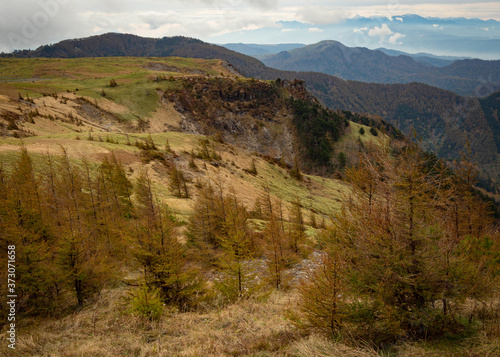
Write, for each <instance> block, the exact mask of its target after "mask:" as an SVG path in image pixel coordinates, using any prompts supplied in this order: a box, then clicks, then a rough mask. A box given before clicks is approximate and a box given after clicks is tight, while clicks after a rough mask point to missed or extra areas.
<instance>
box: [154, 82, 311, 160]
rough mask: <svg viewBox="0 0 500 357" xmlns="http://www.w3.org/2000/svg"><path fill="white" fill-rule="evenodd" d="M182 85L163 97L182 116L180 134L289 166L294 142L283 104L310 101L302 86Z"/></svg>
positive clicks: (288, 108)
mask: <svg viewBox="0 0 500 357" xmlns="http://www.w3.org/2000/svg"><path fill="white" fill-rule="evenodd" d="M182 82H183V83H182V89H180V90H175V91H167V92H165V93H164V98H165V99H166V100H168V101H171V102H173V103H174V106H175V109H176V110H177V111H178V112H179V113H180V114H181V116H182V121H181V128H182V131H184V132H189V133H193V134H203V135H217V136H219V137H222V139H223V140H224V141H226V142H228V143H231V144H234V145H238V146H240V147H244V148H246V149H248V150H250V151H255V152H258V153H261V154H264V155H269V156H271V157H275V158H280V159H283V160H284V161H285V162H286V163H288V164H292V162H293V158H294V156H295V155H296V152H297V140H296V135H295V133H294V130H293V126H292V124H291V118H292V116H293V109H292V107H291V106H290V100H289V99H301V100H311V101H316V99H315V98H314V97H312V96H311V95H310V94H309V93H307V91H306V90H305V84H304V82H303V81H294V82H290V81H281V80H277V81H274V82H267V81H256V80H247V79H235V78H201V77H200V78H197V77H191V78H187V79H184V80H182Z"/></svg>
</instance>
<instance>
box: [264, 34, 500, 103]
mask: <svg viewBox="0 0 500 357" xmlns="http://www.w3.org/2000/svg"><path fill="white" fill-rule="evenodd" d="M259 58H260V59H261V61H262V62H263V63H264V64H265V65H267V66H269V67H272V68H276V69H281V70H292V71H313V72H322V73H326V74H330V75H333V76H336V77H340V78H343V79H346V80H356V81H362V82H377V83H410V82H421V83H425V84H430V85H433V86H436V87H439V88H442V89H446V90H451V91H453V92H455V93H457V94H461V95H475V96H485V95H488V94H491V93H493V92H495V91H497V90H499V89H500V61H485V60H479V59H464V60H456V61H453V62H452V63H449V64H448V65H446V66H442V67H436V66H429V65H428V63H429V60H427V64H424V63H421V62H418V61H417V60H416V59H415V58H413V57H411V56H408V55H406V54H404V55H399V56H389V55H387V54H386V53H385V52H383V51H380V50H369V49H367V48H364V47H348V46H345V45H343V44H342V43H340V42H338V41H321V42H319V43H316V44H313V45H308V46H305V47H301V48H296V49H293V50H290V51H286V52H281V53H279V54H270V55H266V56H261V57H259ZM484 84H487V85H488V86H487V87H485V86H484ZM479 87H483V92H481V93H480V91H479V89H478V88H479ZM485 88H488V90H487V91H484V89H485ZM478 94H479V95H478Z"/></svg>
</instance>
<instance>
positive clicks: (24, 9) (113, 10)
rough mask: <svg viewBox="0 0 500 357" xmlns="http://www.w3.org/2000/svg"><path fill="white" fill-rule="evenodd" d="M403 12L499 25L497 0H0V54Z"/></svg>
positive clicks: (208, 35) (208, 38)
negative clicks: (112, 35) (118, 36)
mask: <svg viewBox="0 0 500 357" xmlns="http://www.w3.org/2000/svg"><path fill="white" fill-rule="evenodd" d="M346 4H347V5H346ZM406 13H414V14H418V15H421V16H424V17H429V16H432V17H466V18H475V17H477V18H481V19H485V20H486V19H495V20H500V0H496V1H487V0H483V1H456V0H427V1H426V2H425V3H422V2H420V1H413V0H410V1H401V0H349V1H346V0H341V1H337V0H333V1H332V0H311V1H307V0H305V1H304V0H301V1H299V0H169V1H161V0H142V1H129V0H84V1H77V0H1V2H0V52H2V51H5V52H10V51H12V50H14V49H22V48H36V47H38V46H40V45H43V44H49V43H56V42H58V41H61V40H64V39H68V38H79V37H87V36H91V35H96V34H102V33H106V32H122V33H133V34H136V35H140V36H147V37H163V36H175V35H182V36H190V37H195V38H199V39H201V40H204V41H208V42H214V41H211V39H212V38H215V37H216V36H220V35H223V34H226V33H231V32H235V31H241V30H252V29H258V28H261V27H278V26H279V24H278V21H293V20H296V21H301V22H306V23H309V24H311V25H324V24H328V23H332V22H338V21H341V20H342V19H345V18H349V17H354V16H356V15H360V16H374V15H382V16H396V15H403V14H406ZM241 42H245V39H244V38H242V39H241ZM263 42H265V41H263Z"/></svg>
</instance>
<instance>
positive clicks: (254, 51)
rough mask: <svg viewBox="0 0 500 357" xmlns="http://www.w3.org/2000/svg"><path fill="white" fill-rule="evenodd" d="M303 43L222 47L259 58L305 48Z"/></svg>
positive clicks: (229, 45)
mask: <svg viewBox="0 0 500 357" xmlns="http://www.w3.org/2000/svg"><path fill="white" fill-rule="evenodd" d="M304 46H305V44H303V43H283V44H276V45H266V44H258V43H226V44H225V45H222V47H225V48H227V49H230V50H233V51H236V52H239V53H243V54H244V55H247V56H254V57H256V58H259V56H262V55H269V54H273V53H279V52H283V51H290V50H293V49H295V48H299V47H304Z"/></svg>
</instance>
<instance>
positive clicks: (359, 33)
mask: <svg viewBox="0 0 500 357" xmlns="http://www.w3.org/2000/svg"><path fill="white" fill-rule="evenodd" d="M393 5H394V12H396V11H397V7H398V3H397V2H395V3H394V4H391V6H393ZM450 6H453V5H452V4H451V3H450ZM334 20H335V19H332V21H331V23H327V24H314V25H312V24H309V23H305V22H298V21H281V22H278V23H276V26H273V27H265V28H260V29H256V30H248V31H238V32H235V33H227V34H224V35H220V36H217V37H212V38H211V39H210V41H212V42H215V43H234V42H240V41H241V39H242V38H245V41H246V42H247V43H251V42H253V43H269V41H272V43H306V44H312V43H317V42H320V41H323V40H330V39H335V40H337V41H340V42H342V43H343V44H345V45H346V46H350V47H366V48H369V49H376V48H380V47H384V48H388V49H392V50H397V51H404V52H407V53H418V52H429V53H433V54H436V55H440V56H454V57H473V58H480V59H488V60H498V59H500V21H496V20H481V19H466V18H436V17H422V16H418V15H414V14H404V15H403V14H402V15H396V14H395V15H394V16H391V17H385V16H374V17H361V16H356V17H353V18H348V19H337V21H334Z"/></svg>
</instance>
